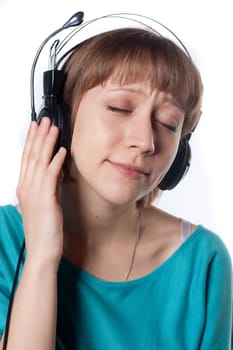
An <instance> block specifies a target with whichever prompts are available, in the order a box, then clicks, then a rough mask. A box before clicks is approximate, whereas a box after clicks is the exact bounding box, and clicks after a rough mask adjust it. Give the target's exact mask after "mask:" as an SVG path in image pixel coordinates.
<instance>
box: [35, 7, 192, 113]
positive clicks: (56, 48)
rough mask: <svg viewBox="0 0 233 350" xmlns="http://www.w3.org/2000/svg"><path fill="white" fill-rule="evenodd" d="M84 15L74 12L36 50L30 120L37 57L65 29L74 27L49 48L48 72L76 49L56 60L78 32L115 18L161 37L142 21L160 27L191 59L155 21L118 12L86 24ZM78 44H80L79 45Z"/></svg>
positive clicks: (173, 35) (167, 30)
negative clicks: (129, 22) (139, 26)
mask: <svg viewBox="0 0 233 350" xmlns="http://www.w3.org/2000/svg"><path fill="white" fill-rule="evenodd" d="M83 18H84V13H83V12H82V11H79V12H76V13H75V14H74V15H73V16H71V17H70V19H69V20H68V21H67V22H66V23H65V24H64V25H63V26H62V27H60V28H58V29H56V30H55V31H54V32H52V33H51V34H50V35H49V36H48V37H47V38H46V39H45V40H44V41H43V42H42V44H41V45H40V47H39V49H38V50H37V53H36V55H35V58H34V60H33V64H32V68H31V78H30V92H31V119H32V120H36V119H37V116H36V111H35V92H34V91H35V86H34V85H35V82H34V77H35V70H36V65H37V62H38V59H39V56H40V54H41V52H42V50H43V48H44V47H45V45H46V44H47V43H48V42H49V41H50V40H51V39H52V38H53V37H54V36H55V35H57V34H59V33H60V32H62V31H64V30H65V29H68V28H72V27H75V28H74V29H73V30H72V31H71V32H70V33H68V34H67V36H65V38H64V39H63V40H62V41H61V42H60V40H58V39H56V40H55V41H54V42H53V44H52V46H51V48H50V67H49V70H57V69H58V68H59V65H60V63H61V62H62V61H63V60H64V58H65V57H66V56H67V55H69V54H70V53H71V52H72V51H74V50H75V48H76V47H77V44H76V45H75V46H73V47H72V48H71V49H69V50H68V51H67V52H65V53H64V54H63V55H62V57H61V58H60V59H59V60H57V57H58V54H59V53H61V51H62V49H63V48H64V47H65V46H66V45H67V44H68V42H69V41H70V40H71V39H72V38H73V37H74V36H75V35H76V34H78V33H79V32H80V31H82V30H83V29H84V28H86V27H87V26H89V25H91V24H94V23H96V22H98V21H100V20H104V19H109V18H115V19H123V20H128V21H131V22H132V23H135V24H137V25H141V26H142V27H144V28H147V29H149V30H151V31H152V32H155V33H156V34H157V35H160V36H163V35H162V34H161V32H160V31H158V30H156V29H155V28H154V27H153V26H152V25H149V24H147V23H145V22H143V20H144V21H150V22H152V24H153V25H157V26H159V27H160V29H162V30H165V31H166V32H167V34H169V35H171V36H172V37H173V39H175V40H176V42H177V44H178V45H179V46H180V47H181V48H182V49H183V51H184V52H185V53H186V55H187V56H188V57H189V58H190V59H191V55H190V54H189V52H188V50H187V48H186V47H185V45H184V43H183V42H182V41H181V40H180V39H179V38H178V36H177V35H176V34H175V33H174V32H173V31H172V30H171V29H169V28H168V27H167V26H166V25H164V24H163V23H161V22H159V21H157V20H155V19H154V18H151V17H149V16H145V15H141V14H137V13H130V12H119V13H112V14H108V15H104V16H100V17H96V18H94V19H91V20H88V21H86V22H83ZM79 44H80V43H79Z"/></svg>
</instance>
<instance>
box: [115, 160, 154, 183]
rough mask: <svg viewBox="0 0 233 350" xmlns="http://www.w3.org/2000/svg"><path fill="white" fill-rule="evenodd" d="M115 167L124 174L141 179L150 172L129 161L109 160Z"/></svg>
mask: <svg viewBox="0 0 233 350" xmlns="http://www.w3.org/2000/svg"><path fill="white" fill-rule="evenodd" d="M108 162H109V163H110V164H111V165H112V167H113V168H115V169H116V170H117V171H119V172H120V173H122V174H123V175H125V176H127V177H130V178H132V179H139V178H142V177H145V176H148V175H149V172H148V171H147V170H146V169H145V168H143V167H140V166H135V165H133V164H129V163H117V162H112V161H108Z"/></svg>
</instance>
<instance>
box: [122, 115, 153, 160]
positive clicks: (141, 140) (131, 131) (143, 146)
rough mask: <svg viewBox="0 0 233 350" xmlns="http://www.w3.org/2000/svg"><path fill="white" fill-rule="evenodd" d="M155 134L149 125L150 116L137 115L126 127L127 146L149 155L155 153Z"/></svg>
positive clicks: (150, 124)
mask: <svg viewBox="0 0 233 350" xmlns="http://www.w3.org/2000/svg"><path fill="white" fill-rule="evenodd" d="M155 136H156V135H155V132H154V130H153V127H152V123H151V114H149V113H138V114H137V115H135V116H134V117H133V118H132V119H131V120H130V123H129V125H128V129H127V134H126V140H127V146H128V147H130V148H134V149H137V150H139V151H140V152H141V153H145V154H148V155H151V154H153V153H154V152H155Z"/></svg>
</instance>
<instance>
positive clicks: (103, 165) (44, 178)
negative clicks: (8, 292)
mask: <svg viewBox="0 0 233 350" xmlns="http://www.w3.org/2000/svg"><path fill="white" fill-rule="evenodd" d="M183 119H184V113H183V111H182V110H181V109H180V108H179V107H178V106H177V103H176V102H175V101H174V100H173V99H172V97H171V96H169V95H167V94H164V93H161V92H159V91H156V90H153V91H151V89H150V88H149V86H148V85H147V84H145V83H141V82H140V83H135V84H132V85H126V86H125V85H123V86H119V85H117V84H113V83H112V82H111V81H107V82H106V83H105V84H104V85H99V86H97V87H95V88H93V89H91V90H89V91H87V92H86V93H85V94H84V96H83V98H82V100H81V103H80V106H79V109H78V111H77V115H76V120H75V125H74V131H73V138H72V144H71V154H72V162H71V172H72V176H73V177H74V179H75V182H72V181H68V180H65V182H64V183H63V185H62V187H61V186H60V183H61V178H60V175H61V169H62V164H63V162H64V159H65V156H66V150H65V149H64V148H61V149H60V150H59V152H58V153H57V154H56V155H55V157H54V158H53V159H52V160H51V156H52V153H53V148H54V145H55V143H56V139H57V136H58V130H57V128H56V127H54V126H52V127H51V125H50V121H49V119H48V118H43V120H42V122H41V124H40V125H37V124H36V123H35V122H32V124H31V126H30V130H29V133H28V136H27V140H26V144H25V149H24V152H23V157H22V163H21V172H20V179H19V184H18V188H17V195H18V198H19V203H20V209H21V213H22V218H23V224H24V230H25V240H26V248H27V255H26V260H25V266H24V269H23V273H22V278H21V280H20V283H19V287H18V289H17V293H16V297H15V301H14V306H13V311H12V317H11V327H10V333H9V338H8V350H11V349H16V348H17V349H18V350H21V349H23V350H26V349H32V348H33V349H34V350H37V349H40V350H41V349H43V350H47V349H48V350H51V349H54V348H55V329H56V302H57V301H56V274H57V268H58V264H59V261H60V258H61V255H62V254H64V255H65V256H66V257H67V259H69V260H70V261H72V262H73V263H74V264H76V265H78V266H80V267H81V268H83V269H85V270H86V271H88V272H89V273H92V274H93V275H95V276H97V277H98V278H101V279H104V280H109V281H122V280H124V278H125V277H126V273H127V272H128V268H129V265H130V261H131V256H132V248H133V246H134V244H135V232H136V227H137V220H138V209H136V205H135V203H136V201H137V199H139V198H141V197H142V196H143V195H144V194H146V193H148V192H149V191H151V189H153V188H154V187H156V186H157V185H158V183H159V182H160V181H161V179H162V177H163V176H164V175H165V173H166V172H167V170H168V168H169V167H170V165H171V163H172V161H173V159H174V157H175V155H176V151H177V148H178V144H179V140H180V135H181V129H182V124H183ZM35 199H39V200H35ZM179 244H180V220H179V219H178V218H175V217H173V216H171V215H169V214H166V213H164V212H162V211H160V210H158V209H156V208H154V207H153V208H148V209H143V212H142V236H141V239H140V242H139V245H138V249H137V254H136V259H135V264H134V267H133V271H132V274H131V275H130V278H131V279H134V278H139V277H141V276H143V275H145V274H146V273H149V272H150V271H151V270H152V269H154V268H155V267H156V266H158V265H159V264H161V263H162V262H163V261H164V260H166V259H167V257H168V256H169V255H171V254H172V252H174V250H175V249H177V247H178V246H179ZM29 296H30V297H29ZM22 320H23V322H22ZM2 342H3V341H1V343H0V345H1V346H0V348H2Z"/></svg>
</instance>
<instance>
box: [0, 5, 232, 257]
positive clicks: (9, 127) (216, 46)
mask: <svg viewBox="0 0 233 350" xmlns="http://www.w3.org/2000/svg"><path fill="white" fill-rule="evenodd" d="M230 5H231V1H230V0H222V1H214V0H212V1H211V0H209V1H208V0H206V1H205V0H195V1H194V0H192V1H187V0H186V1H185V0H183V1H182V0H176V1H174V0H162V1H161V0H160V1H156V0H153V1H149V0H143V1H136V0H134V1H130V0H128V1H126V0H117V1H114V2H113V1H110V0H108V1H107V0H106V1H104V0H100V1H94V0H92V1H91V0H81V1H71V0H66V1H58V0H40V1H29V0H21V1H18V0H0V45H1V50H0V69H1V70H0V72H1V73H0V96H1V113H0V176H1V177H0V204H7V203H16V201H17V199H16V196H15V188H16V185H17V179H18V173H19V166H20V157H21V152H22V147H23V144H24V138H25V134H26V130H27V127H28V125H29V122H30V91H29V77H30V69H31V64H32V61H33V58H34V55H35V53H36V50H37V49H38V47H39V45H40V44H41V42H42V41H43V40H44V38H45V37H46V36H48V35H49V34H50V33H51V32H52V31H54V30H55V29H57V28H58V27H60V26H61V25H62V24H63V23H64V22H65V21H66V20H67V19H68V18H69V17H70V16H71V15H72V14H73V13H74V12H77V11H79V10H82V11H84V13H85V18H86V19H90V18H95V17H98V16H102V15H104V14H108V13H112V12H137V13H141V14H144V15H149V16H152V17H154V18H155V19H157V20H159V21H161V22H162V23H164V24H165V25H167V26H168V27H169V28H171V29H172V30H173V31H174V32H175V33H176V34H177V35H178V36H179V37H180V38H181V40H182V41H183V42H184V44H185V45H186V46H187V48H188V50H189V51H190V53H191V55H192V57H193V59H194V61H195V63H196V64H197V65H198V67H199V70H200V72H201V75H202V79H203V83H204V88H205V94H204V103H203V114H202V119H201V122H200V123H199V125H198V127H197V129H196V131H195V133H194V134H193V137H192V139H191V147H192V153H193V156H192V164H191V169H190V171H189V173H188V175H187V176H186V178H185V179H184V180H183V181H182V182H181V183H180V184H179V185H178V186H177V188H176V189H175V190H173V191H170V192H166V193H165V194H163V196H162V198H161V199H160V201H159V203H158V205H159V206H160V207H162V208H164V209H166V210H168V211H170V212H171V213H174V214H175V215H178V216H182V217H185V218H187V219H189V220H191V221H193V222H194V223H202V224H203V225H205V226H207V227H209V228H210V229H212V230H214V231H215V232H217V233H218V234H219V235H220V236H221V238H222V239H223V240H224V242H225V243H226V245H227V246H228V249H229V251H230V253H231V255H232V256H233V234H232V220H233V214H232V207H233V206H232V198H233V190H232V181H233V170H232V163H233V160H232V148H233V147H232V143H233V142H232V141H233V140H232V139H233V136H232V130H233V117H232V115H233V112H232V99H233V98H232V92H233V89H232V85H233V40H232V33H233V22H232V15H231V14H232V9H231V6H230ZM46 63H47V62H46Z"/></svg>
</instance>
